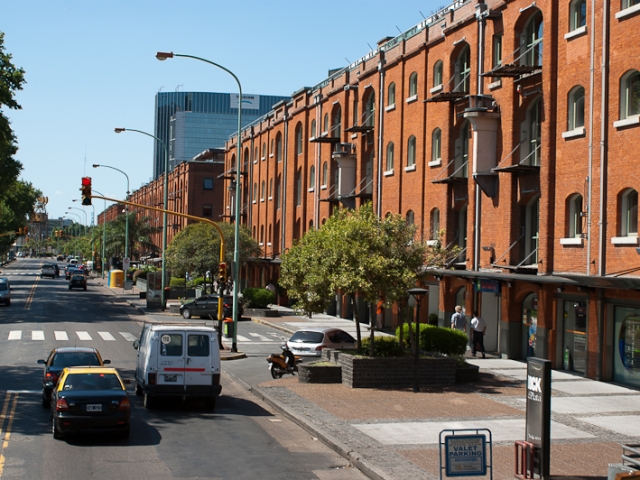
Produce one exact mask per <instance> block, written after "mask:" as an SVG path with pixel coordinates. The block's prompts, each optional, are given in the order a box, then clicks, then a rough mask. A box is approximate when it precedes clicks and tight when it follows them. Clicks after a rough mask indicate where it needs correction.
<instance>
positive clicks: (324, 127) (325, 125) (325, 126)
mask: <svg viewBox="0 0 640 480" xmlns="http://www.w3.org/2000/svg"><path fill="white" fill-rule="evenodd" d="M328 132H329V114H328V113H325V114H324V122H323V124H322V133H328Z"/></svg>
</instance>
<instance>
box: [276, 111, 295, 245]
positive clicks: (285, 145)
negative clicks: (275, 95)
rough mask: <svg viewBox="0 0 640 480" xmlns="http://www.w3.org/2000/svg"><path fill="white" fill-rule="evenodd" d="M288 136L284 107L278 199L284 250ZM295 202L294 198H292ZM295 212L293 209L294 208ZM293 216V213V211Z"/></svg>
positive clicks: (287, 117) (287, 118) (287, 121)
mask: <svg viewBox="0 0 640 480" xmlns="http://www.w3.org/2000/svg"><path fill="white" fill-rule="evenodd" d="M287 138H289V116H288V114H287V111H286V108H285V114H284V133H283V136H282V192H281V193H282V198H279V199H278V201H280V202H282V203H281V204H280V205H282V238H281V242H282V248H281V251H282V252H284V246H285V240H286V234H287V222H286V218H287V171H288V168H287V167H288V163H289V162H288V157H289V155H288V153H289V148H288V144H289V142H287V141H286V139H287ZM277 155H278V152H277V151H276V157H277ZM277 164H278V158H276V165H277ZM293 178H294V181H295V178H296V176H295V174H294V175H293ZM294 202H295V199H294ZM294 212H295V209H294ZM294 216H295V213H294Z"/></svg>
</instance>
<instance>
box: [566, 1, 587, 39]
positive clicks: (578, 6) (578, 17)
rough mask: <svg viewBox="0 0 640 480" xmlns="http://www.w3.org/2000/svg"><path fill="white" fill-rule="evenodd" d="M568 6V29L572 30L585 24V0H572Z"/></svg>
mask: <svg viewBox="0 0 640 480" xmlns="http://www.w3.org/2000/svg"><path fill="white" fill-rule="evenodd" d="M570 8H571V11H570V12H569V13H570V15H571V17H570V19H569V22H570V23H569V29H570V30H569V31H571V32H573V31H574V30H577V29H578V28H580V27H584V26H585V25H586V24H587V0H573V1H572V2H571V7H570Z"/></svg>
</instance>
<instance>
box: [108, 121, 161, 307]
mask: <svg viewBox="0 0 640 480" xmlns="http://www.w3.org/2000/svg"><path fill="white" fill-rule="evenodd" d="M114 131H115V132H116V133H122V132H136V133H141V134H142V135H146V136H147V137H151V138H155V139H156V140H157V141H158V142H160V143H161V144H162V148H164V186H163V189H164V195H163V196H164V209H165V210H167V205H168V202H169V150H168V149H167V145H166V144H165V143H164V142H163V141H162V140H160V139H159V138H158V137H156V136H155V135H151V134H150V133H147V132H143V131H142V130H135V129H133V128H114ZM128 189H129V187H127V190H128ZM128 194H129V192H127V195H128ZM166 250H167V212H164V213H163V215H162V284H161V286H160V288H161V289H162V293H161V295H160V305H161V308H162V310H164V306H165V300H166V299H165V298H164V296H165V294H164V288H165V286H166V285H165V283H166V282H165V278H164V277H165V273H166V265H165V251H166Z"/></svg>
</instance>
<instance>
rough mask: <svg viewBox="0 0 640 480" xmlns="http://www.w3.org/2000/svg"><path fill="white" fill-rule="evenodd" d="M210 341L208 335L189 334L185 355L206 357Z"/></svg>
mask: <svg viewBox="0 0 640 480" xmlns="http://www.w3.org/2000/svg"><path fill="white" fill-rule="evenodd" d="M210 343H211V339H210V338H209V335H189V339H188V340H187V355H188V356H189V357H208V356H209V344H210Z"/></svg>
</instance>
